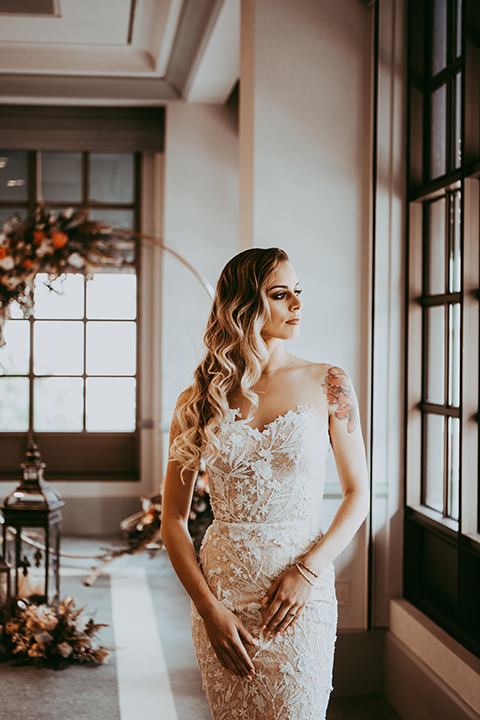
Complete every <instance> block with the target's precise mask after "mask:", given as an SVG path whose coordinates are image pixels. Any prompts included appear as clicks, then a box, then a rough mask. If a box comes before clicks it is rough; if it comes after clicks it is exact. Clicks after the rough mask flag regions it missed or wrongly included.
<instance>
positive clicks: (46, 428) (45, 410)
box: [33, 377, 83, 432]
mask: <svg viewBox="0 0 480 720" xmlns="http://www.w3.org/2000/svg"><path fill="white" fill-rule="evenodd" d="M33 390H34V396H33V397H34V420H33V425H34V429H35V430H36V431H37V432H79V431H80V430H82V429H83V379H82V378H62V377H60V378H37V379H36V380H35V381H34V386H33Z"/></svg>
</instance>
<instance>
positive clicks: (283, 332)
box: [262, 262, 303, 340]
mask: <svg viewBox="0 0 480 720" xmlns="http://www.w3.org/2000/svg"><path fill="white" fill-rule="evenodd" d="M300 293H301V290H300V289H299V287H298V280H297V276H296V274H295V270H294V269H293V267H292V266H291V265H290V263H289V262H282V263H280V265H279V266H278V268H277V270H276V271H275V274H274V276H273V278H272V280H271V282H270V284H269V285H268V287H267V299H268V305H269V307H270V321H269V322H268V323H266V325H265V326H264V327H263V330H262V336H263V337H264V339H265V340H267V339H268V338H278V339H279V340H293V338H296V337H298V334H299V332H300V309H301V307H302V304H303V303H302V302H301V301H300V298H299V295H300Z"/></svg>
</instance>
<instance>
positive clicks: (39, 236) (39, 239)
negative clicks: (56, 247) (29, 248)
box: [33, 230, 47, 245]
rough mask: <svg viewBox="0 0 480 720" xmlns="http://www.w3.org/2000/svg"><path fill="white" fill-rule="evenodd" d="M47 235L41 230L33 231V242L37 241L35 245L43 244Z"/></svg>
mask: <svg viewBox="0 0 480 720" xmlns="http://www.w3.org/2000/svg"><path fill="white" fill-rule="evenodd" d="M46 237H47V236H46V235H45V233H44V232H42V231H41V230H35V232H34V233H33V242H34V243H35V245H41V244H42V242H43V240H45V238H46Z"/></svg>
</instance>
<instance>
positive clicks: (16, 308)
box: [10, 300, 23, 320]
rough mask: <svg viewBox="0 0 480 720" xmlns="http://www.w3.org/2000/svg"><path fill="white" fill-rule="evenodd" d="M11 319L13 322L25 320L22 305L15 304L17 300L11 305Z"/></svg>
mask: <svg viewBox="0 0 480 720" xmlns="http://www.w3.org/2000/svg"><path fill="white" fill-rule="evenodd" d="M10 317H11V318H12V319H13V320H22V319H23V311H22V308H21V307H20V305H19V304H18V303H17V302H15V300H14V301H13V302H11V303H10Z"/></svg>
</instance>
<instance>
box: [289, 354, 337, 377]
mask: <svg viewBox="0 0 480 720" xmlns="http://www.w3.org/2000/svg"><path fill="white" fill-rule="evenodd" d="M294 367H295V368H299V369H303V370H304V371H305V372H307V373H308V374H309V375H311V377H312V379H314V380H320V381H321V382H323V381H324V379H325V376H326V375H327V373H328V370H329V368H331V367H332V365H331V364H330V363H316V362H312V361H311V360H304V359H303V358H297V362H296V363H295V366H294Z"/></svg>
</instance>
